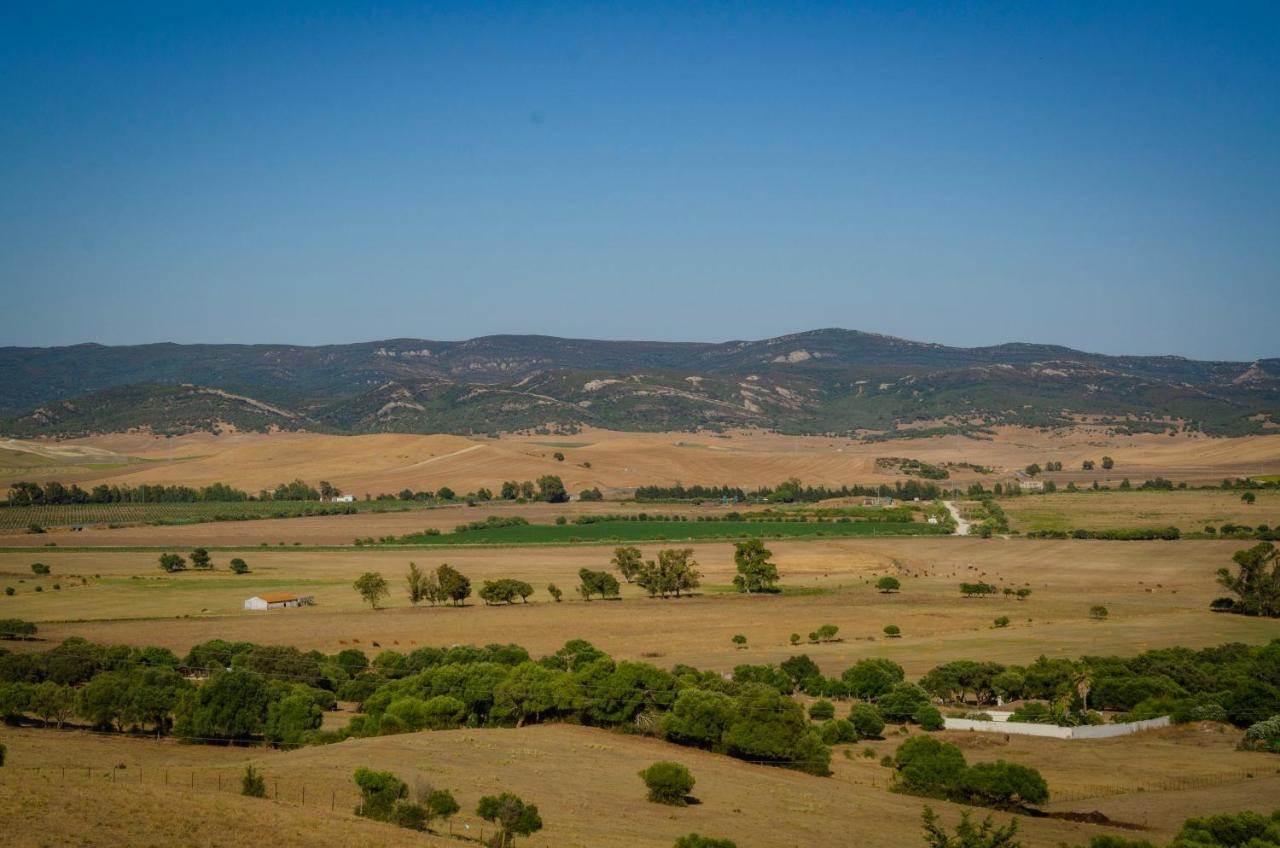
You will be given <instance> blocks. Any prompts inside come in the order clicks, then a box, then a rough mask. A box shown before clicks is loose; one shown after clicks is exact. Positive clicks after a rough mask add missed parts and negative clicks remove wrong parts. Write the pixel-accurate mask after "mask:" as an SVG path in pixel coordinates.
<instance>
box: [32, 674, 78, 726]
mask: <svg viewBox="0 0 1280 848" xmlns="http://www.w3.org/2000/svg"><path fill="white" fill-rule="evenodd" d="M75 706H76V692H75V690H74V689H72V688H71V687H70V686H66V685H64V684H62V683H54V682H53V681H52V680H46V681H44V682H42V683H37V684H36V685H35V686H34V687H32V689H31V696H30V701H29V707H28V708H29V709H30V710H31V712H33V713H35V714H36V715H37V716H39V717H40V720H41V721H42V722H44V723H45V725H48V724H49V723H50V722H54V723H56V724H57V725H58V727H59V728H61V727H62V725H63V724H65V723H66V721H67V719H69V718H71V716H72V715H74V714H75Z"/></svg>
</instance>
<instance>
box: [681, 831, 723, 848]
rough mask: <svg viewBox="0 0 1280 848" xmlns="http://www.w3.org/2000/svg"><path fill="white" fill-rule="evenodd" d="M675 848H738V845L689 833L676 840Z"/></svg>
mask: <svg viewBox="0 0 1280 848" xmlns="http://www.w3.org/2000/svg"><path fill="white" fill-rule="evenodd" d="M675 848H738V844H737V843H736V842H733V841H731V840H728V839H712V838H711V837H710V836H699V835H698V834H696V833H691V834H689V835H688V836H682V837H680V838H679V839H677V840H676V844H675Z"/></svg>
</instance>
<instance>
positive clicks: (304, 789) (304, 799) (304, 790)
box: [302, 783, 307, 807]
mask: <svg viewBox="0 0 1280 848" xmlns="http://www.w3.org/2000/svg"><path fill="white" fill-rule="evenodd" d="M302 806H304V807H305V806H307V784H305V783H304V784H302Z"/></svg>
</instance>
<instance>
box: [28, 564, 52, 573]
mask: <svg viewBox="0 0 1280 848" xmlns="http://www.w3.org/2000/svg"><path fill="white" fill-rule="evenodd" d="M31 572H32V573H33V574H48V573H49V566H47V565H45V564H44V563H43V562H33V563H31Z"/></svg>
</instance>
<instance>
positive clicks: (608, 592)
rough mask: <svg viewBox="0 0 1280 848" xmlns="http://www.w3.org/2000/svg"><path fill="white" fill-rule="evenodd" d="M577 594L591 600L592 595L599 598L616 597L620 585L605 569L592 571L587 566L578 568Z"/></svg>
mask: <svg viewBox="0 0 1280 848" xmlns="http://www.w3.org/2000/svg"><path fill="white" fill-rule="evenodd" d="M578 580H579V583H578V594H579V595H581V596H582V598H583V600H587V601H589V600H591V596H592V595H599V596H600V597H601V598H616V597H618V594H619V592H620V591H621V587H620V586H619V585H618V580H617V578H615V577H614V576H613V575H612V574H610V573H609V572H607V571H592V570H591V569H589V568H580V569H578Z"/></svg>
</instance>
